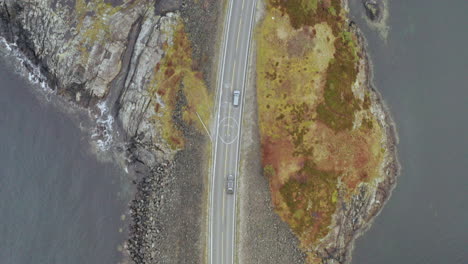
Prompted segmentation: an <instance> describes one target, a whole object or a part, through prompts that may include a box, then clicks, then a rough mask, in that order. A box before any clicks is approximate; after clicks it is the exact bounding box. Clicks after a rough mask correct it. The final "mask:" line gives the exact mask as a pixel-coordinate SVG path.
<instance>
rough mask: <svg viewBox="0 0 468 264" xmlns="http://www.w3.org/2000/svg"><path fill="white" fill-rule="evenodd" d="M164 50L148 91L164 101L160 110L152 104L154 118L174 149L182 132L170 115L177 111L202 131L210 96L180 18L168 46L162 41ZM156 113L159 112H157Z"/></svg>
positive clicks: (205, 121) (207, 118) (178, 146)
mask: <svg viewBox="0 0 468 264" xmlns="http://www.w3.org/2000/svg"><path fill="white" fill-rule="evenodd" d="M164 51H165V56H164V58H163V59H162V60H161V62H160V63H158V64H157V65H156V67H155V69H154V71H155V73H154V78H153V80H152V81H151V83H150V87H149V89H148V90H149V91H150V93H151V96H152V97H153V98H155V99H156V98H159V99H161V101H162V102H164V109H162V108H163V106H161V105H160V104H159V103H155V112H157V115H156V116H155V117H154V118H155V119H158V120H160V122H161V123H162V131H163V137H164V139H165V140H166V141H167V142H168V143H169V144H170V145H171V147H172V148H173V149H178V148H182V147H183V146H184V142H185V140H184V137H183V133H182V131H181V130H180V128H179V127H178V126H176V125H175V123H174V115H176V114H177V111H180V114H181V116H182V119H183V121H184V122H185V123H187V124H188V125H192V126H194V127H195V128H196V129H197V130H198V131H199V132H200V133H205V132H204V128H203V125H202V123H201V121H203V122H204V123H205V124H206V125H207V126H208V125H209V122H210V117H211V109H212V97H211V95H210V94H209V93H208V90H207V87H206V85H205V82H204V80H203V77H202V73H201V72H199V71H196V70H195V69H194V67H193V60H192V48H191V43H190V41H189V39H188V36H187V34H186V32H185V27H184V24H183V22H182V21H179V22H178V24H177V25H176V26H175V28H174V33H173V37H172V45H169V44H165V46H164ZM180 96H183V97H184V98H181V97H180ZM182 99H184V100H182ZM154 101H157V100H154ZM177 104H180V109H177V107H178V106H177ZM158 112H163V113H162V115H158Z"/></svg>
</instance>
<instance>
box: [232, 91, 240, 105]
mask: <svg viewBox="0 0 468 264" xmlns="http://www.w3.org/2000/svg"><path fill="white" fill-rule="evenodd" d="M239 103H240V91H239V90H234V93H233V97H232V104H233V105H234V106H239Z"/></svg>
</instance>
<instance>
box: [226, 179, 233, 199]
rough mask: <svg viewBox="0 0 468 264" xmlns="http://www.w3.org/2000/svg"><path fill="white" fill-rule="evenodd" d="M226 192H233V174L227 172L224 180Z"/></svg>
mask: <svg viewBox="0 0 468 264" xmlns="http://www.w3.org/2000/svg"><path fill="white" fill-rule="evenodd" d="M226 192H227V193H228V194H233V193H234V175H232V174H229V175H228V176H227V181H226Z"/></svg>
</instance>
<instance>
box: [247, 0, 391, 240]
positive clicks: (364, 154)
mask: <svg viewBox="0 0 468 264" xmlns="http://www.w3.org/2000/svg"><path fill="white" fill-rule="evenodd" d="M345 16H346V13H345V11H344V10H343V9H342V7H341V4H340V1H338V0H328V1H326V0H323V1H321V0H291V1H282V0H270V1H267V6H266V13H265V16H264V19H263V20H262V21H261V23H260V24H259V26H258V27H257V31H256V40H257V95H258V114H259V127H260V135H261V140H262V151H263V156H262V160H263V165H264V174H265V176H267V177H268V178H269V180H270V187H271V191H272V200H273V203H274V206H275V208H276V211H277V212H278V214H279V215H280V216H281V218H282V219H283V220H284V221H285V222H287V223H288V224H289V225H290V226H291V228H292V230H293V231H294V232H295V233H296V235H297V236H298V237H299V239H300V241H301V245H302V247H303V248H305V249H310V248H313V246H314V245H315V244H316V243H317V241H319V240H320V239H321V238H323V237H325V236H326V235H327V233H328V231H329V227H330V225H331V224H332V216H333V214H334V213H335V211H336V207H337V203H338V201H340V199H341V200H344V199H346V198H347V197H349V195H350V194H352V193H353V192H354V191H355V190H356V187H357V186H358V185H359V184H360V183H362V182H370V181H371V180H372V179H374V178H375V177H377V176H378V171H379V166H380V163H381V161H382V157H383V153H382V151H381V149H382V148H381V145H380V144H381V138H382V130H381V127H380V125H379V124H378V122H377V120H376V118H375V117H374V116H373V115H372V113H371V112H370V110H369V107H370V99H369V96H368V94H366V96H365V97H364V98H360V97H359V96H357V95H356V94H355V93H354V91H353V85H355V84H356V82H357V76H358V71H359V68H358V62H359V59H360V50H359V47H358V46H357V40H356V37H355V36H354V34H353V33H351V32H350V31H349V30H348V27H347V25H346V23H345Z"/></svg>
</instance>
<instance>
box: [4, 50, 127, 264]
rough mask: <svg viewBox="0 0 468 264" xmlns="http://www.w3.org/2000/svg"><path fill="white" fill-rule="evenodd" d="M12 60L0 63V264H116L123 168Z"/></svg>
mask: <svg viewBox="0 0 468 264" xmlns="http://www.w3.org/2000/svg"><path fill="white" fill-rule="evenodd" d="M12 60H13V58H11V57H8V58H6V57H0V263H1V264H54V263H57V264H75V263H76V264H85V263H86V264H93V263H96V264H108V263H109V264H111V263H118V262H119V261H121V259H122V254H121V253H120V252H119V248H120V247H121V245H122V243H123V242H124V240H125V238H126V234H125V233H126V231H125V230H126V228H125V226H126V222H125V221H122V218H123V217H122V216H123V215H125V211H126V210H127V203H128V196H126V195H123V194H122V193H124V192H122V190H123V189H124V188H123V186H124V185H125V184H127V183H126V182H125V180H124V179H125V176H123V175H122V170H121V169H119V168H117V166H115V165H113V164H112V163H109V162H100V161H98V159H97V156H98V155H100V154H99V153H98V154H97V155H96V154H95V153H93V152H92V151H91V147H90V146H91V145H90V144H89V142H90V140H91V139H90V136H89V135H88V134H86V133H82V132H81V131H80V128H79V124H78V123H77V122H75V121H72V119H71V117H70V116H69V115H68V114H67V113H65V112H64V111H58V109H57V107H56V106H54V105H53V103H52V102H50V101H53V100H54V98H53V96H52V98H51V97H50V96H49V97H44V96H43V95H42V94H41V93H42V92H43V91H38V90H35V89H41V88H40V87H31V84H30V82H28V80H27V79H26V78H23V77H20V76H19V75H18V74H16V73H15V72H14V71H17V70H18V69H15V68H13V67H12V66H11V65H12V64H13V63H11V62H12ZM36 86H37V85H36ZM34 91H36V92H34ZM45 99H48V100H49V102H47V100H45ZM75 119H76V118H75Z"/></svg>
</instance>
